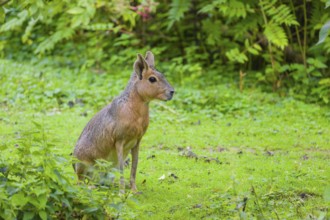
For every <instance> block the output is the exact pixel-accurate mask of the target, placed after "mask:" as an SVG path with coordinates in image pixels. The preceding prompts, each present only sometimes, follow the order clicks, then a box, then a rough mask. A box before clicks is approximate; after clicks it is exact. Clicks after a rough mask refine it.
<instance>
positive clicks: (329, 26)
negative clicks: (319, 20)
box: [317, 20, 330, 44]
mask: <svg viewBox="0 0 330 220" xmlns="http://www.w3.org/2000/svg"><path fill="white" fill-rule="evenodd" d="M329 30H330V20H329V21H327V22H326V23H325V24H324V25H323V26H322V28H321V30H320V34H319V41H318V42H317V44H321V43H323V42H324V41H325V39H326V38H327V36H328V34H329Z"/></svg>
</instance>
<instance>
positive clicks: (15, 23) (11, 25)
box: [0, 10, 29, 32]
mask: <svg viewBox="0 0 330 220" xmlns="http://www.w3.org/2000/svg"><path fill="white" fill-rule="evenodd" d="M28 15H29V13H28V11H27V10H23V11H21V12H20V13H19V14H18V15H17V18H13V19H11V20H10V21H8V22H6V23H4V24H3V25H2V26H1V28H0V32H5V31H11V30H14V29H15V28H17V27H20V26H22V24H23V23H24V21H26V20H27V19H28Z"/></svg>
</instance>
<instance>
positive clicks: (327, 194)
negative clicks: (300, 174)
mask: <svg viewBox="0 0 330 220" xmlns="http://www.w3.org/2000/svg"><path fill="white" fill-rule="evenodd" d="M323 198H324V200H325V201H326V202H330V186H327V187H326V188H325V190H324V193H323Z"/></svg>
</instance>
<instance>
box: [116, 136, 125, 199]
mask: <svg viewBox="0 0 330 220" xmlns="http://www.w3.org/2000/svg"><path fill="white" fill-rule="evenodd" d="M116 151H117V158H118V168H119V171H120V181H119V193H120V194H124V193H125V179H124V163H125V161H124V142H123V141H119V142H117V143H116Z"/></svg>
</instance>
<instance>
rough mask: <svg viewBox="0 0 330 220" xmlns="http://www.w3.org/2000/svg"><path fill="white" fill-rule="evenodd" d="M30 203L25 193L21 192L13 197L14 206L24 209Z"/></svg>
mask: <svg viewBox="0 0 330 220" xmlns="http://www.w3.org/2000/svg"><path fill="white" fill-rule="evenodd" d="M28 201H29V198H28V197H26V196H25V195H24V193H23V192H19V193H17V194H15V195H13V196H12V197H11V203H12V204H13V205H14V206H19V207H23V206H24V205H25V204H26V203H27V202H28Z"/></svg>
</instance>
